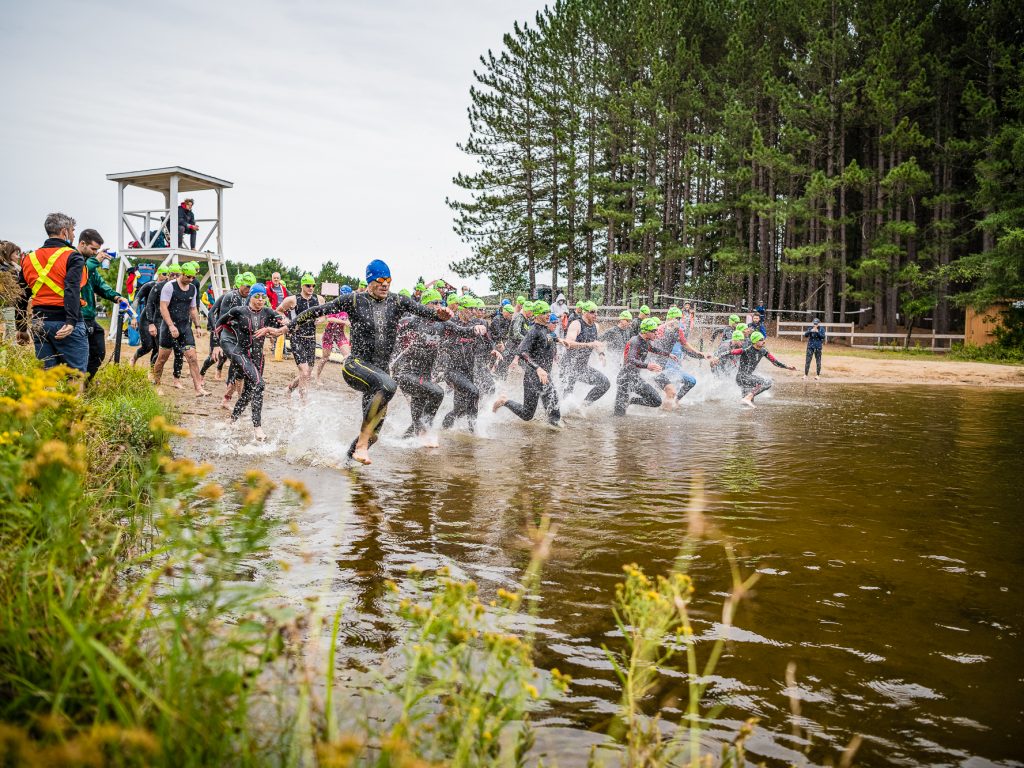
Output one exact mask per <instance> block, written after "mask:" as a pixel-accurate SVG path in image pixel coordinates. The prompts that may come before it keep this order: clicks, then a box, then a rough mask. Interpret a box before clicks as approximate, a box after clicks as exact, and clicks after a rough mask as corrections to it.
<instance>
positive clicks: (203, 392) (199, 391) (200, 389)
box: [196, 387, 210, 397]
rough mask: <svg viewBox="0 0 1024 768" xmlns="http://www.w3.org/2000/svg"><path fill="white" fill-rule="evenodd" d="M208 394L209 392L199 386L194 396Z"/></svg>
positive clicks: (205, 395) (206, 395) (207, 395)
mask: <svg viewBox="0 0 1024 768" xmlns="http://www.w3.org/2000/svg"><path fill="white" fill-rule="evenodd" d="M209 396H210V393H209V392H207V391H206V390H205V389H203V388H202V387H200V388H199V389H197V390H196V397H209Z"/></svg>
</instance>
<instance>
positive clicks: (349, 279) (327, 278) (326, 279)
mask: <svg viewBox="0 0 1024 768" xmlns="http://www.w3.org/2000/svg"><path fill="white" fill-rule="evenodd" d="M309 271H310V270H307V269H300V268H299V267H295V266H286V265H285V263H284V262H283V261H281V260H280V259H264V260H263V261H261V262H259V263H258V264H246V263H245V262H241V261H234V260H232V261H229V262H228V276H229V278H230V280H231V282H232V284H233V283H234V279H235V275H237V274H240V273H242V272H252V273H253V274H254V275H256V278H257V279H258V280H259V281H260V282H268V281H269V280H270V278H271V276H272V275H273V274H274V273H275V272H280V273H281V281H282V282H283V283H284V284H285V285H286V286H287V287H288V290H290V291H293V292H297V291H298V287H299V281H300V280H301V279H302V276H303V275H304V274H306V273H307V272H309ZM315 276H316V283H317V285H318V286H319V285H320V284H321V283H338V284H339V285H351V286H352V287H353V288H355V287H356V286H358V285H359V278H358V277H353V276H351V275H346V274H344V273H343V272H341V267H340V266H339V265H338V263H337V262H334V261H325V262H324V263H323V264H322V265H321V266H320V270H319V272H318V273H316V275H315Z"/></svg>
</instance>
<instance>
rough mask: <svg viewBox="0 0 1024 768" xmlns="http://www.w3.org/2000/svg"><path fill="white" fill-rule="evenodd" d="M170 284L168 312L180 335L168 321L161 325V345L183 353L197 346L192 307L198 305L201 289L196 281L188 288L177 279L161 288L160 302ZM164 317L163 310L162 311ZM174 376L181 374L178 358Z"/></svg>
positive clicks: (161, 314) (161, 302) (177, 376)
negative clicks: (193, 333) (193, 332)
mask: <svg viewBox="0 0 1024 768" xmlns="http://www.w3.org/2000/svg"><path fill="white" fill-rule="evenodd" d="M168 285H170V288H171V297H170V301H168V302H167V314H168V315H170V318H171V322H172V323H174V326H175V328H177V330H178V337H177V338H174V336H173V335H172V334H171V329H170V327H168V325H167V323H164V324H163V325H162V326H160V347H161V348H162V349H173V350H180V352H181V353H182V354H184V352H185V351H186V350H189V349H194V348H195V346H196V339H195V336H193V335H192V308H193V307H195V306H196V299H197V298H198V296H199V289H198V288H196V285H195V283H190V284H189V286H188V287H187V288H182V287H181V286H180V285H178V281H177V280H171V281H170V282H169V283H164V284H163V285H162V286H161V288H160V297H159V299H158V301H159V303H160V304H163V293H164V291H166V290H167V286H168ZM160 316H161V317H163V312H160ZM174 368H175V370H174V378H179V377H180V376H181V367H180V366H179V365H178V358H177V357H175V359H174Z"/></svg>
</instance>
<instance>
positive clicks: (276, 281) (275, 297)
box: [267, 272, 288, 338]
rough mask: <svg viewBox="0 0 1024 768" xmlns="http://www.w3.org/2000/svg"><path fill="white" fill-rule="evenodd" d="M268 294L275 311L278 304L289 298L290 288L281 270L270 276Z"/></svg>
mask: <svg viewBox="0 0 1024 768" xmlns="http://www.w3.org/2000/svg"><path fill="white" fill-rule="evenodd" d="M267 296H268V297H270V307H271V309H273V310H274V311H275V312H276V311H277V305H278V304H280V303H281V302H282V301H284V300H285V299H287V298H288V289H287V288H286V287H285V285H284V283H282V282H281V273H280V272H275V273H274V274H272V275H271V276H270V282H269V283H267ZM282 338H283V337H282Z"/></svg>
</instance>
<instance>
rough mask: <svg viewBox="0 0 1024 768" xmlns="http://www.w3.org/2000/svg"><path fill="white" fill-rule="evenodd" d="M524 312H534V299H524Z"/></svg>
mask: <svg viewBox="0 0 1024 768" xmlns="http://www.w3.org/2000/svg"><path fill="white" fill-rule="evenodd" d="M523 312H530V313H532V312H533V302H532V301H524V302H523Z"/></svg>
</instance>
